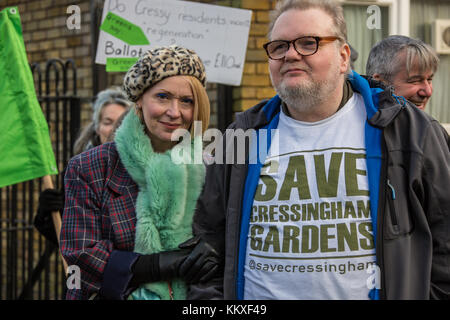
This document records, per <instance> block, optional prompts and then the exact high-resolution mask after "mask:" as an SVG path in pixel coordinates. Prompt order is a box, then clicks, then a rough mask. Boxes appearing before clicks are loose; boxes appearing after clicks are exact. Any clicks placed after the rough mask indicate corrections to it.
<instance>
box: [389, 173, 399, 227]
mask: <svg viewBox="0 0 450 320" xmlns="http://www.w3.org/2000/svg"><path fill="white" fill-rule="evenodd" d="M387 186H388V188H389V190H388V191H390V192H389V193H390V196H388V197H387V198H388V203H389V209H390V211H391V214H390V216H391V223H392V227H393V228H394V231H395V232H398V219H397V212H396V211H395V205H394V201H395V199H396V198H395V189H394V187H393V186H392V184H391V182H390V181H389V179H387Z"/></svg>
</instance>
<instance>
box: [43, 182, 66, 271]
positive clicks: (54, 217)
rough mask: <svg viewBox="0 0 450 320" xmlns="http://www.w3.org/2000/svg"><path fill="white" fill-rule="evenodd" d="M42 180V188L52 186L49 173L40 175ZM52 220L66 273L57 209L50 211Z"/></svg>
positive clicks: (59, 218) (59, 216)
mask: <svg viewBox="0 0 450 320" xmlns="http://www.w3.org/2000/svg"><path fill="white" fill-rule="evenodd" d="M42 182H43V185H44V190H45V189H53V188H54V186H53V181H52V178H51V176H50V175H46V176H44V177H42ZM52 220H53V226H54V227H55V232H56V239H58V252H59V255H60V257H61V260H62V262H63V266H64V274H67V262H66V260H65V259H64V258H63V256H62V254H61V245H60V241H59V235H60V233H61V225H62V222H61V215H60V214H59V212H58V211H52Z"/></svg>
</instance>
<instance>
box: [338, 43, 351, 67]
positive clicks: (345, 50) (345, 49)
mask: <svg viewBox="0 0 450 320" xmlns="http://www.w3.org/2000/svg"><path fill="white" fill-rule="evenodd" d="M350 54H351V50H350V46H349V45H348V44H347V43H344V44H343V45H342V46H341V49H340V55H341V58H342V65H341V72H342V73H346V72H347V70H349V68H350Z"/></svg>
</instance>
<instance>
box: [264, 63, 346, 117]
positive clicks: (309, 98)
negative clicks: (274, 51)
mask: <svg viewBox="0 0 450 320" xmlns="http://www.w3.org/2000/svg"><path fill="white" fill-rule="evenodd" d="M335 74H336V77H334V79H327V80H322V81H317V82H316V81H311V82H309V83H306V84H305V83H301V84H298V85H297V86H295V87H287V86H286V85H285V84H284V83H283V82H282V83H281V84H279V85H278V86H274V87H275V90H276V92H277V93H278V95H279V96H280V98H281V100H283V101H284V102H285V103H286V104H287V105H288V106H289V107H290V108H293V109H296V110H297V111H299V112H307V111H310V110H312V109H314V108H315V107H316V106H318V105H320V104H322V103H323V101H324V100H325V99H327V98H328V97H329V96H330V95H331V94H332V92H333V91H334V90H335V89H336V86H337V85H338V83H339V72H338V71H336V73H335ZM272 83H273V81H272Z"/></svg>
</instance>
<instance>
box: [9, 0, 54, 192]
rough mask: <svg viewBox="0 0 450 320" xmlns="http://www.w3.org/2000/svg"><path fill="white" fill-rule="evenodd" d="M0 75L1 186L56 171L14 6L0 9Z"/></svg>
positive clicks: (18, 18)
mask: <svg viewBox="0 0 450 320" xmlns="http://www.w3.org/2000/svg"><path fill="white" fill-rule="evenodd" d="M0 75H1V76H0V188H1V187H4V186H8V185H12V184H16V183H19V182H23V181H27V180H31V179H35V178H39V177H42V176H45V175H48V174H57V173H58V170H57V168H56V161H55V155H54V154H53V150H52V145H51V142H50V137H49V132H48V125H47V122H46V121H45V117H44V114H43V113H42V110H41V107H40V105H39V102H38V100H37V97H36V92H35V89H34V82H33V76H32V74H31V69H30V66H29V64H28V60H27V55H26V52H25V45H24V42H23V37H22V26H21V23H20V16H19V10H18V8H17V7H9V8H6V9H4V10H2V11H0Z"/></svg>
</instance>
